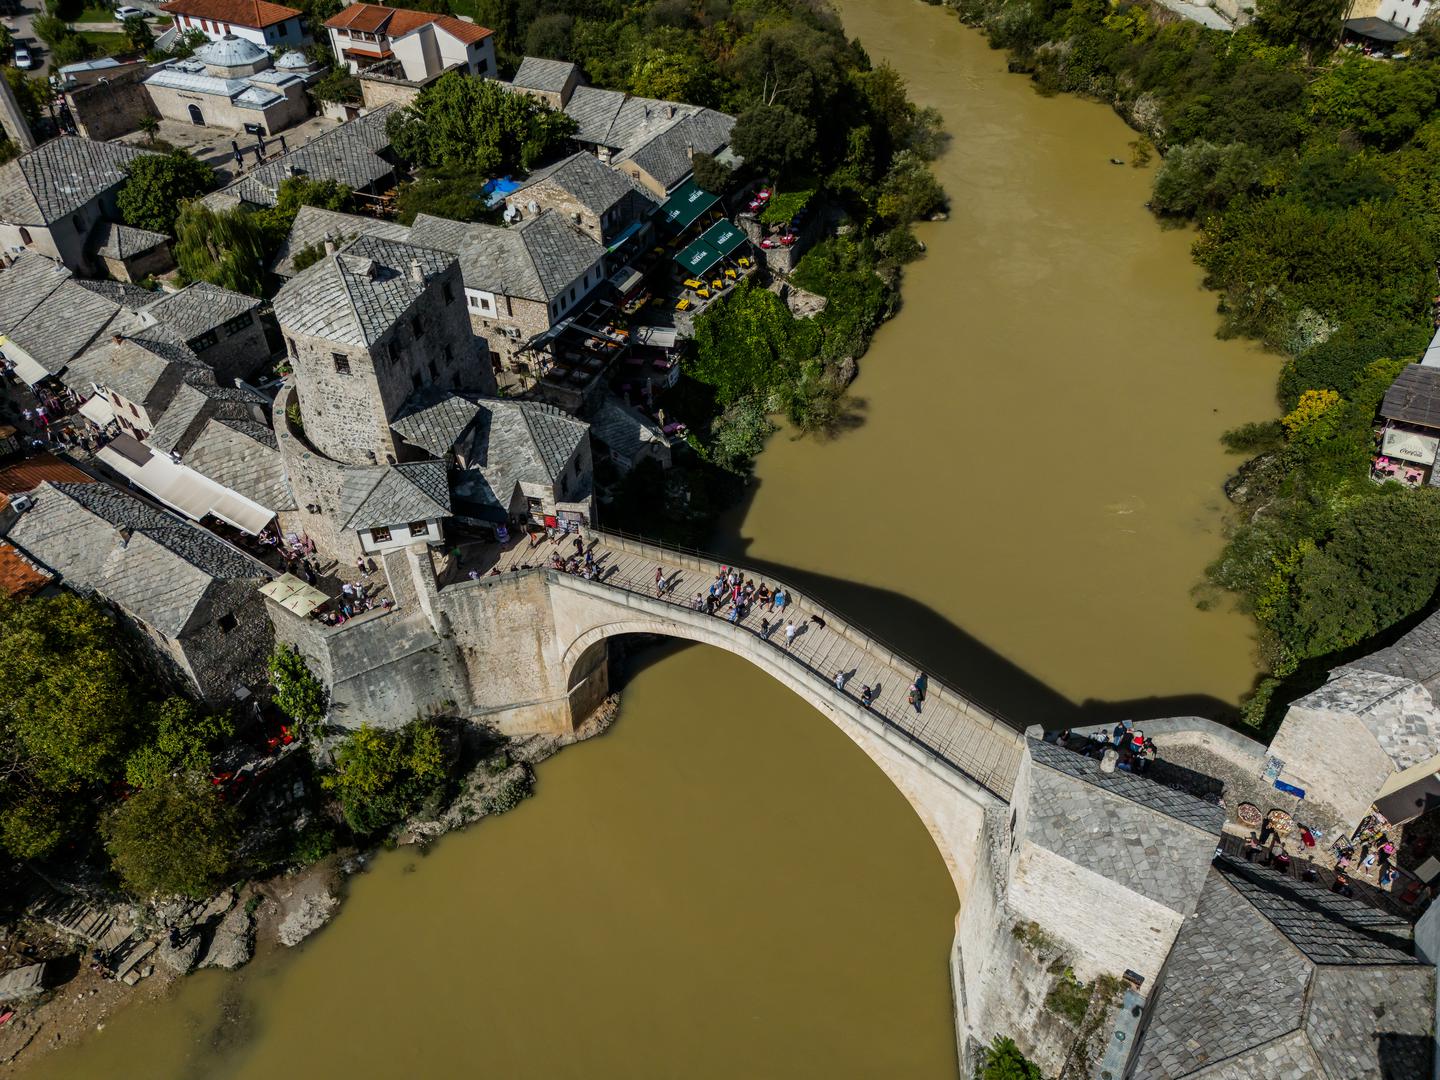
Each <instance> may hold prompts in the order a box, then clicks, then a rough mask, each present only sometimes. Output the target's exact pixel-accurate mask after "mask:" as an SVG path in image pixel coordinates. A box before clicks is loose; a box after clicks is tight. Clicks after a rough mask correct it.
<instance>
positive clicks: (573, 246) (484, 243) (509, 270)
mask: <svg viewBox="0 0 1440 1080" xmlns="http://www.w3.org/2000/svg"><path fill="white" fill-rule="evenodd" d="M410 237H411V240H412V241H413V242H414V243H416V244H424V245H426V246H428V247H433V248H436V249H438V250H440V251H448V252H450V253H452V254H453V255H455V256H457V257H458V258H459V261H460V272H461V275H462V276H463V278H464V282H465V303H466V307H467V309H468V311H469V314H470V321H471V324H472V325H473V326H474V328H475V332H476V333H478V334H480V335H481V336H483V337H484V338H485V340H486V341H487V343H488V344H489V346H490V349H491V351H492V352H493V353H494V354H495V355H496V357H497V358H498V359H500V360H501V361H502V362H505V361H511V360H513V358H514V356H515V354H516V353H517V352H519V351H520V349H521V348H522V347H523V346H524V345H525V344H526V343H527V342H529V341H530V339H532V338H533V337H535V335H537V334H541V333H543V332H544V331H546V330H548V329H550V327H552V326H554V325H555V324H557V323H559V322H560V321H561V320H562V319H564V318H565V317H566V316H567V315H568V314H570V313H571V312H572V311H574V310H575V309H576V308H577V307H578V306H579V305H581V304H583V303H584V302H585V300H586V298H587V297H588V296H589V295H590V293H591V292H593V291H594V290H595V288H596V287H597V286H598V285H599V284H600V283H601V282H602V281H603V280H604V279H605V249H604V248H603V247H601V246H600V244H599V243H598V242H597V241H596V240H595V239H594V238H592V237H591V236H588V235H587V234H586V233H584V232H583V231H581V229H580V228H579V227H578V226H576V225H575V224H574V223H573V222H571V221H568V220H566V219H565V218H563V217H561V215H560V214H558V213H556V212H554V211H546V212H542V213H540V214H538V215H537V216H535V217H532V218H528V219H526V220H525V221H522V222H521V223H520V224H519V225H517V226H515V227H514V228H510V229H503V228H497V227H495V226H493V225H483V224H479V223H467V222H460V221H451V220H450V219H448V218H438V217H432V216H431V215H429V214H417V215H416V216H415V222H414V224H413V225H412V226H411V229H410Z"/></svg>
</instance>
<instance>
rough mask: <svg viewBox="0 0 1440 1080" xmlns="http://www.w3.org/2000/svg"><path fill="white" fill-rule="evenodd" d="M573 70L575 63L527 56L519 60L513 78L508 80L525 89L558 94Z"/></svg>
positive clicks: (513, 84)
mask: <svg viewBox="0 0 1440 1080" xmlns="http://www.w3.org/2000/svg"><path fill="white" fill-rule="evenodd" d="M574 71H575V65H574V64H571V63H567V62H566V61H564V60H546V59H544V58H542V57H539V56H527V57H524V58H523V59H522V60H521V61H520V68H519V70H517V71H516V72H515V78H513V79H511V80H510V84H511V85H512V86H518V87H521V88H522V89H525V90H540V91H543V92H548V93H553V94H558V93H560V92H561V91H563V90H564V89H565V84H566V83H567V82H569V81H570V76H571V74H572V73H574Z"/></svg>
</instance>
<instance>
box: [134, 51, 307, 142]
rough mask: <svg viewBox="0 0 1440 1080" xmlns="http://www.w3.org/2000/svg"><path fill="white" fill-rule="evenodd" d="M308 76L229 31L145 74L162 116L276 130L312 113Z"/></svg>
mask: <svg viewBox="0 0 1440 1080" xmlns="http://www.w3.org/2000/svg"><path fill="white" fill-rule="evenodd" d="M306 80H307V76H306V75H303V74H299V73H297V72H295V71H292V70H281V69H279V68H275V67H272V66H271V61H270V53H269V52H268V51H267V50H266V49H265V48H263V47H262V46H260V45H257V44H255V43H254V42H253V41H249V40H247V39H245V38H241V37H236V36H235V35H233V34H227V35H226V36H224V37H222V38H220V39H219V40H218V41H211V42H210V43H209V44H207V45H202V46H200V48H198V49H196V50H195V53H194V55H193V56H190V57H187V58H185V59H183V60H169V61H166V62H165V63H164V64H161V65H160V66H159V67H158V68H157V69H156V70H155V71H154V72H153V73H152V74H150V75H149V76H147V77H146V79H145V89H146V91H147V92H148V93H149V94H150V98H151V100H152V101H153V102H154V105H155V111H156V112H157V113H158V114H159V115H160V116H161V118H163V119H166V120H176V121H179V122H181V123H190V124H196V125H199V126H202V127H216V128H221V129H223V130H225V131H233V132H241V131H251V132H253V131H254V130H255V129H257V128H258V129H259V130H260V131H261V132H263V133H264V134H267V135H271V134H274V133H275V132H277V131H283V130H284V129H286V128H288V127H291V126H293V125H295V124H298V123H300V121H302V120H304V119H305V117H307V116H308V115H309V114H310V101H309V98H308V97H307V96H306V94H305V84H306Z"/></svg>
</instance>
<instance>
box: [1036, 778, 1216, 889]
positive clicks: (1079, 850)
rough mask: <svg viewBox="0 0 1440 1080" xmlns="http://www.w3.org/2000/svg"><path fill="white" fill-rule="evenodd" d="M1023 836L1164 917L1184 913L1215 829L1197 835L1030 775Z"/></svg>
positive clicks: (1110, 794) (1099, 791)
mask: <svg viewBox="0 0 1440 1080" xmlns="http://www.w3.org/2000/svg"><path fill="white" fill-rule="evenodd" d="M1028 808H1029V810H1028V816H1027V819H1026V826H1025V836H1026V839H1028V840H1030V841H1031V842H1032V843H1036V844H1039V845H1040V846H1041V847H1044V848H1047V849H1048V850H1050V851H1053V852H1054V853H1055V854H1057V855H1059V856H1061V857H1063V858H1065V859H1067V860H1069V861H1070V862H1072V863H1074V864H1075V865H1076V866H1081V867H1084V868H1085V869H1086V870H1091V871H1094V872H1095V873H1097V874H1100V875H1101V876H1102V877H1106V878H1109V879H1110V880H1111V881H1114V882H1115V883H1116V884H1119V885H1123V886H1125V887H1126V888H1127V889H1131V890H1133V891H1134V892H1137V893H1139V894H1140V895H1141V896H1144V897H1147V898H1149V899H1151V900H1154V901H1155V902H1156V903H1158V904H1164V905H1165V906H1166V907H1168V908H1170V909H1171V910H1172V911H1179V912H1182V913H1185V912H1189V911H1191V910H1192V909H1193V908H1194V906H1195V901H1196V898H1197V897H1198V896H1199V895H1200V889H1201V886H1202V885H1203V884H1204V882H1205V874H1206V872H1207V871H1208V870H1209V868H1210V860H1211V858H1213V856H1214V854H1215V841H1216V836H1217V833H1218V832H1219V826H1218V825H1217V827H1216V829H1215V830H1214V831H1207V830H1205V829H1198V828H1194V827H1192V826H1190V825H1189V824H1185V823H1182V822H1180V821H1177V820H1175V819H1174V818H1172V817H1167V816H1165V815H1164V814H1160V813H1157V812H1155V811H1153V810H1151V809H1150V808H1148V807H1146V806H1144V805H1142V804H1140V803H1136V802H1133V801H1131V800H1130V799H1127V798H1125V797H1124V796H1122V795H1120V794H1118V793H1116V792H1114V791H1109V790H1106V789H1105V788H1101V787H1097V786H1095V785H1093V784H1088V783H1086V782H1085V781H1084V780H1081V779H1078V778H1077V777H1074V776H1071V775H1069V774H1068V773H1064V772H1060V771H1058V770H1055V769H1045V768H1035V769H1033V770H1032V772H1031V780H1030V798H1029V803H1028Z"/></svg>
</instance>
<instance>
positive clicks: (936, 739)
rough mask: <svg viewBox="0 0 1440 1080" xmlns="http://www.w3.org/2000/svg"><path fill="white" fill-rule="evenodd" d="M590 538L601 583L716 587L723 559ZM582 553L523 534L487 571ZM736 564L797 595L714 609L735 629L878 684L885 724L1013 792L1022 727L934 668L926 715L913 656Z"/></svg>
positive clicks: (808, 668)
mask: <svg viewBox="0 0 1440 1080" xmlns="http://www.w3.org/2000/svg"><path fill="white" fill-rule="evenodd" d="M584 538H585V542H586V543H587V545H588V546H589V549H590V551H591V553H592V554H593V555H594V557H595V560H596V563H597V565H598V567H599V570H600V574H599V577H598V578H597V580H598V581H600V582H601V583H603V584H604V585H606V586H608V587H610V588H615V589H622V590H625V591H626V592H629V593H633V594H635V595H638V596H644V597H647V598H649V599H651V600H659V601H663V602H664V603H666V604H670V605H674V606H676V607H681V608H685V609H688V610H691V611H693V609H694V601H695V594H696V593H697V592H699V593H702V594H703V593H705V592H707V591H708V590H709V588H710V585H711V583H712V582H713V581H714V580H715V578H716V576H717V575H718V573H719V571H720V567H721V565H722V563H721V562H720V561H719V560H717V559H711V558H710V557H709V556H705V555H702V554H700V553H688V552H682V551H677V550H674V549H670V548H662V547H658V546H655V545H652V544H649V543H647V542H645V541H641V540H638V539H635V538H632V537H626V536H618V535H616V534H612V533H606V532H602V531H599V530H593V529H587V530H586V531H585V534H584ZM574 551H575V548H574V537H573V536H571V537H566V538H564V539H560V540H555V541H549V540H547V541H543V542H541V543H540V544H538V545H535V546H533V547H532V546H530V544H529V542H528V541H526V540H524V539H521V540H519V541H517V542H515V543H513V544H512V545H510V546H508V547H507V548H506V549H504V550H497V549H495V548H493V547H492V548H491V549H490V550H489V551H488V552H486V553H485V555H484V556H483V557H481V565H485V566H487V569H486V570H485V571H484V572H485V573H490V572H491V568H493V569H494V570H498V571H499V572H500V573H505V572H509V571H515V570H523V569H528V568H544V567H548V566H549V565H550V560H551V558H552V556H553V555H555V554H557V553H559V554H561V555H571V554H573V553H574ZM479 555H480V553H479V552H476V553H474V556H479ZM474 556H467V558H466V564H467V565H469V566H474V565H475V561H476V559H475V557H474ZM657 567H660V568H661V569H662V570H663V573H664V576H665V578H666V581H667V583H668V586H669V587H668V589H667V591H666V592H665V594H664V595H663V596H659V595H657V592H656V588H655V570H656V568H657ZM734 569H736V570H737V571H739V572H740V573H741V574H742V575H743V576H744V577H745V578H748V579H750V580H753V581H754V582H755V583H756V584H757V585H759V584H760V583H761V582H762V581H763V582H765V583H766V584H767V585H769V586H770V587H771V588H772V589H773V588H774V587H776V586H777V585H780V586H782V587H783V588H784V590H785V592H786V594H787V595H788V596H789V597H790V600H789V603H788V604H787V605H786V608H785V613H784V615H783V616H782V615H780V614H779V613H778V612H776V611H775V610H773V609H770V608H766V607H763V606H759V605H754V606H752V609H751V610H750V612H749V613H748V614H747V615H746V616H745V618H743V619H740V620H739V621H738V622H737V623H735V624H730V622H729V614H730V612H729V608H728V607H725V608H720V609H717V612H716V614H715V615H714V616H712V617H713V618H714V620H715V621H716V623H717V624H721V627H722V629H730V628H732V627H733V632H737V633H748V634H752V635H754V636H755V637H756V638H759V639H761V640H764V641H767V642H768V644H769V647H771V648H773V649H775V650H776V653H777V654H780V655H783V656H785V657H786V658H787V660H788V661H789V662H791V663H794V664H795V665H797V666H798V667H800V668H802V669H803V670H804V672H805V674H806V677H808V678H813V679H815V680H817V681H819V682H822V683H824V684H825V685H826V687H827V689H828V690H829V692H831V693H836V694H843V695H845V696H846V697H848V698H849V699H851V700H852V701H855V702H858V701H859V700H860V690H861V687H862V686H864V685H867V684H868V685H869V686H870V687H871V688H872V689H874V690H875V691H876V696H875V701H874V704H873V705H872V707H871V712H873V713H874V714H875V715H876V716H877V717H878V718H880V719H881V720H882V721H883V722H884V723H885V724H886V726H888V727H890V728H891V729H893V730H895V731H898V732H900V733H902V734H903V735H904V736H905V737H906V738H907V739H908V740H909V741H911V742H912V743H914V744H916V745H918V746H920V747H922V748H923V749H924V750H925V751H926V752H928V753H929V754H930V755H932V756H934V757H936V758H938V759H939V760H940V761H942V762H944V763H945V764H946V765H948V766H950V767H951V768H953V769H955V770H957V771H959V772H961V773H963V774H964V775H965V776H966V777H968V778H969V779H971V780H973V781H975V782H977V783H979V784H980V785H982V786H983V787H985V788H987V789H988V790H989V791H991V792H993V793H994V794H995V795H997V796H999V797H1000V798H1001V799H1004V800H1006V801H1008V800H1009V798H1010V795H1011V792H1012V790H1013V788H1014V785H1015V776H1016V772H1017V770H1018V768H1019V763H1020V757H1021V750H1022V744H1023V736H1022V735H1021V733H1020V732H1019V731H1018V730H1017V729H1016V728H1015V727H1013V726H1011V725H1010V724H1008V723H1007V722H1005V721H1004V720H1003V719H1001V718H999V717H997V716H994V715H992V714H991V713H989V712H987V711H986V710H985V709H983V708H982V707H981V706H979V705H978V704H976V703H975V702H973V701H971V700H969V699H968V698H967V697H966V696H965V695H964V693H963V692H961V691H959V690H957V689H955V688H953V687H949V686H946V685H945V684H943V683H941V682H940V681H939V680H937V679H935V678H934V677H933V676H929V677H928V678H927V682H928V686H927V694H926V698H925V701H924V703H923V705H922V709H921V712H920V713H919V714H918V715H917V714H916V712H915V710H914V708H912V707H911V706H910V704H909V703H908V701H907V692H908V690H909V687H910V684H911V683H912V682H913V681H914V679H915V677H916V675H917V674H919V670H918V669H917V668H916V667H915V666H914V665H913V663H912V662H911V661H909V660H908V659H906V658H905V657H903V656H901V655H899V654H897V653H896V652H895V651H894V650H892V649H890V648H889V647H887V646H886V645H884V644H883V643H881V642H878V641H876V640H874V639H873V638H871V637H870V636H869V635H867V634H866V633H865V632H864V630H863V629H861V628H860V627H859V626H857V625H855V624H854V623H851V622H849V621H848V620H846V619H845V618H844V617H843V616H841V615H839V614H838V613H836V612H834V611H833V610H831V609H829V608H827V607H826V606H825V605H824V604H821V603H819V602H818V601H816V600H814V599H813V598H811V597H810V596H808V595H806V594H805V593H804V592H802V591H800V590H798V589H793V588H791V587H790V586H789V585H788V584H786V583H783V582H779V581H777V580H776V579H775V578H773V577H767V576H765V575H763V574H760V573H758V572H756V571H753V570H746V568H745V567H743V566H740V565H738V564H737V565H735V566H734ZM812 615H818V616H819V617H820V618H821V619H822V620H823V625H821V624H819V623H816V622H814V621H812V620H811V618H810V617H811V616H812ZM767 618H768V619H769V621H770V633H769V635H768V637H767V636H765V635H762V633H761V620H762V619H767ZM786 621H794V622H795V623H796V624H797V626H798V627H800V632H799V633H798V634H797V636H796V639H795V643H794V645H793V646H792V647H791V648H790V649H788V650H787V649H786V648H785V622H786ZM841 672H843V673H845V675H846V679H845V685H844V688H843V689H837V688H836V687H835V685H834V683H835V677H836V675H837V674H839V673H841Z"/></svg>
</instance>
